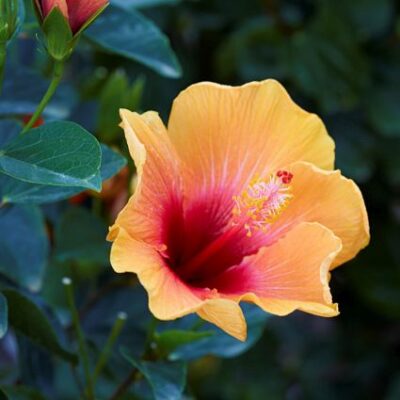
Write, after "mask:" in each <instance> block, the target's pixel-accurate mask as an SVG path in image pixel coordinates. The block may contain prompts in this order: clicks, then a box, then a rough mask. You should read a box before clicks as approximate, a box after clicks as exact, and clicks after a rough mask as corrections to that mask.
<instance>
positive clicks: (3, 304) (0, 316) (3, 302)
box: [0, 293, 8, 339]
mask: <svg viewBox="0 0 400 400" xmlns="http://www.w3.org/2000/svg"><path fill="white" fill-rule="evenodd" d="M7 330H8V307H7V299H6V298H5V297H4V296H3V295H2V293H0V339H1V338H2V337H3V336H4V335H5V334H6V333H7Z"/></svg>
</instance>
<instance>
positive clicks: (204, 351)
mask: <svg viewBox="0 0 400 400" xmlns="http://www.w3.org/2000/svg"><path fill="white" fill-rule="evenodd" d="M243 311H244V313H245V317H246V321H247V329H248V331H247V340H246V341H245V342H240V341H239V340H237V339H234V338H233V337H231V336H229V335H227V334H226V333H224V332H223V331H221V330H220V329H219V328H217V327H216V326H215V325H211V324H208V323H206V324H204V325H203V327H202V329H201V330H200V331H199V332H203V331H205V332H215V334H214V335H212V336H209V337H205V338H203V339H199V340H196V341H195V342H192V343H189V344H186V345H183V346H180V347H178V348H177V349H175V351H173V352H172V353H171V354H170V356H169V359H171V360H193V359H196V358H200V357H202V356H205V355H210V354H212V355H216V356H219V357H224V358H231V357H236V356H237V355H239V354H242V353H244V352H245V351H247V350H248V349H250V348H251V347H252V346H253V345H254V344H255V343H256V342H257V341H258V339H259V338H260V337H261V335H262V333H263V331H264V327H265V322H266V320H267V319H268V317H269V314H267V313H265V312H264V311H262V310H261V309H260V308H258V307H255V306H250V305H247V304H245V305H244V306H243ZM185 320H186V321H185ZM172 324H173V325H177V326H178V327H181V328H183V327H185V326H191V325H193V318H185V319H182V320H179V321H176V322H174V323H172Z"/></svg>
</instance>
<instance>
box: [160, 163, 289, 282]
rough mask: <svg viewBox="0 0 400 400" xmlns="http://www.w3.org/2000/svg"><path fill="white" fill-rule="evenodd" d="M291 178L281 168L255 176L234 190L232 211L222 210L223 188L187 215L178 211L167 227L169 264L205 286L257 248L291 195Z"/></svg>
mask: <svg viewBox="0 0 400 400" xmlns="http://www.w3.org/2000/svg"><path fill="white" fill-rule="evenodd" d="M292 178H293V175H292V174H291V173H290V172H287V171H278V172H277V173H276V174H273V175H271V176H270V177H269V178H268V179H266V180H262V179H259V178H256V179H253V180H252V181H251V182H250V184H249V185H248V186H247V187H246V189H245V190H243V191H242V192H241V193H240V194H239V195H236V196H233V198H232V207H231V208H230V209H228V211H229V212H225V213H224V212H223V208H222V207H221V204H222V203H223V200H220V196H221V193H213V194H211V195H209V196H208V197H206V198H204V199H201V200H198V201H197V202H196V204H193V205H192V206H191V207H190V208H189V209H188V210H186V212H185V213H184V217H182V213H176V215H175V217H174V218H170V220H169V223H168V226H167V227H166V232H165V237H166V239H167V240H166V244H167V248H168V250H167V254H166V257H167V261H168V264H169V265H170V267H171V269H173V270H174V271H175V273H176V274H177V275H178V276H179V277H180V278H181V279H182V280H183V281H185V282H187V283H188V284H190V285H192V286H196V287H202V288H205V287H210V285H209V284H208V282H211V281H213V280H214V279H215V277H216V276H217V275H218V274H220V273H222V272H224V271H225V270H227V269H228V268H230V267H232V266H234V265H236V264H238V263H240V262H241V261H242V259H243V257H245V256H247V255H250V254H253V253H255V252H257V251H258V249H259V247H260V246H261V245H262V242H263V241H265V238H266V237H267V236H268V232H269V229H270V227H271V225H272V224H273V223H274V221H276V219H277V218H278V217H279V216H280V215H281V214H282V212H283V211H284V210H285V209H286V207H287V206H288V204H289V202H290V199H291V198H292V194H291V191H290V182H291V180H292ZM225 200H226V199H225ZM211 205H212V206H211ZM210 289H212V287H210Z"/></svg>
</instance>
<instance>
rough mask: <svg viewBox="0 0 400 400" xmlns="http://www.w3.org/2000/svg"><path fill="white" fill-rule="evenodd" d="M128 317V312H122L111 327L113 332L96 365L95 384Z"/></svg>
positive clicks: (93, 380) (93, 381)
mask: <svg viewBox="0 0 400 400" xmlns="http://www.w3.org/2000/svg"><path fill="white" fill-rule="evenodd" d="M126 318H127V315H126V313H124V312H120V313H119V314H118V316H117V319H116V320H115V323H114V326H113V327H112V329H111V333H110V335H109V337H108V339H107V342H106V344H105V346H104V349H103V351H102V352H101V354H100V357H99V360H98V361H97V364H96V367H95V370H94V373H93V378H92V383H93V386H95V385H96V380H97V378H98V376H99V375H100V373H101V371H102V370H103V368H104V366H105V365H106V363H107V361H108V359H109V357H110V354H111V350H112V348H113V347H114V344H115V342H116V341H117V339H118V337H119V335H120V333H121V331H122V328H123V327H124V325H125V322H126Z"/></svg>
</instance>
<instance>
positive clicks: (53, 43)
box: [35, 0, 108, 61]
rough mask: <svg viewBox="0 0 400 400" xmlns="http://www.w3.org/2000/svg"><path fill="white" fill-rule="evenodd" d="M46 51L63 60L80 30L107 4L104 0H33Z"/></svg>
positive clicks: (73, 45) (69, 52) (67, 55)
mask: <svg viewBox="0 0 400 400" xmlns="http://www.w3.org/2000/svg"><path fill="white" fill-rule="evenodd" d="M35 4H36V9H37V13H38V16H39V18H40V20H41V22H42V29H43V32H44V34H45V37H46V47H47V50H48V52H49V54H50V55H51V56H52V57H53V58H54V59H56V60H59V61H63V60H65V59H66V58H68V57H69V56H70V54H71V53H72V51H73V49H74V47H75V44H76V42H77V40H78V38H79V36H80V34H81V33H82V32H83V30H84V29H86V28H87V27H88V26H89V25H90V24H91V23H92V22H93V21H94V20H95V19H96V18H97V16H98V15H99V14H100V13H101V12H102V11H103V10H104V9H105V7H106V6H107V5H108V1H107V0H92V1H87V0H35Z"/></svg>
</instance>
